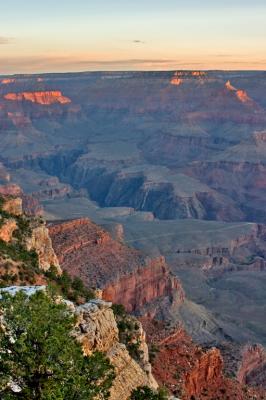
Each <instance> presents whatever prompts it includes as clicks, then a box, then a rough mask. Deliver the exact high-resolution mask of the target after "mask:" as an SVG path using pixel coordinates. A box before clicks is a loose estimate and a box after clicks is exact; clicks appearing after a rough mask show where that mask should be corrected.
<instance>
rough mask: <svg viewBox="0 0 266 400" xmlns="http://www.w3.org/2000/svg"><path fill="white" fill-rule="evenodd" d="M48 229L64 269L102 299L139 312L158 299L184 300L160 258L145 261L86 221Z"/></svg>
mask: <svg viewBox="0 0 266 400" xmlns="http://www.w3.org/2000/svg"><path fill="white" fill-rule="evenodd" d="M49 229H50V235H51V238H52V241H53V246H54V249H55V252H56V254H57V255H58V258H59V262H60V265H61V266H62V268H63V270H66V271H67V272H68V273H69V274H71V275H72V276H75V275H77V276H79V277H81V278H82V279H83V281H84V282H85V283H86V284H87V285H88V286H94V287H99V288H101V289H103V298H104V299H105V300H110V301H112V302H114V303H120V304H123V305H124V306H125V307H126V309H127V310H128V311H140V310H142V309H143V308H144V307H145V306H148V305H149V304H151V303H152V302H153V301H156V299H158V298H164V299H166V298H167V300H168V302H170V303H173V302H175V303H178V302H182V301H183V297H184V293H183V290H182V287H181V284H180V282H179V281H178V279H176V278H175V277H173V276H172V275H171V274H170V272H169V270H168V267H167V265H166V263H165V260H164V258H163V257H159V258H156V259H153V260H151V259H148V258H145V257H144V256H143V255H142V254H141V253H140V252H139V251H137V250H135V249H131V248H129V247H127V246H126V245H124V244H123V243H121V242H118V241H115V240H113V239H112V238H111V236H110V235H109V234H108V233H107V232H106V231H104V230H103V229H102V228H100V227H99V226H97V225H95V224H94V223H92V222H91V221H89V220H88V219H86V218H84V219H79V220H72V221H67V222H63V223H58V224H55V225H52V226H50V228H49ZM149 312H150V313H153V312H154V309H149Z"/></svg>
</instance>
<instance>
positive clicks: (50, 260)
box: [26, 224, 61, 273]
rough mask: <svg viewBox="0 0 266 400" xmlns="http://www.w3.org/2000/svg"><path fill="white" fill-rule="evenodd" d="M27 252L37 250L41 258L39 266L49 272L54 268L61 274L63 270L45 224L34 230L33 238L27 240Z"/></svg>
mask: <svg viewBox="0 0 266 400" xmlns="http://www.w3.org/2000/svg"><path fill="white" fill-rule="evenodd" d="M26 247H27V250H28V251H30V250H35V251H36V253H37V255H38V258H39V266H40V268H41V269H43V270H45V271H47V270H49V269H50V268H51V267H52V266H54V267H55V268H56V269H57V271H58V272H59V273H60V272H61V268H60V265H59V262H58V259H57V256H56V254H55V252H54V249H53V247H52V241H51V238H50V236H49V231H48V229H47V228H46V226H45V225H44V224H42V225H41V226H37V227H35V228H33V229H32V234H31V237H29V238H27V240H26Z"/></svg>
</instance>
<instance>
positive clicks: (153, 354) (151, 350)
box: [149, 343, 159, 363]
mask: <svg viewBox="0 0 266 400" xmlns="http://www.w3.org/2000/svg"><path fill="white" fill-rule="evenodd" d="M158 352H159V348H158V346H157V345H156V344H154V343H152V344H151V345H150V346H149V359H150V362H151V363H152V362H153V361H154V359H155V357H156V355H157V353H158Z"/></svg>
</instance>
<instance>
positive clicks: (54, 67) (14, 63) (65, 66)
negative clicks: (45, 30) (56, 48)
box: [0, 54, 266, 74]
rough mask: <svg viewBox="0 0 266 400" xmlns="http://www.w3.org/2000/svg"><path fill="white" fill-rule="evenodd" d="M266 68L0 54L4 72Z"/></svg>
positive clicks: (236, 62) (257, 63)
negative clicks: (7, 55)
mask: <svg viewBox="0 0 266 400" xmlns="http://www.w3.org/2000/svg"><path fill="white" fill-rule="evenodd" d="M194 68H197V69H261V70H262V69H263V70H265V69H266V59H263V58H260V59H259V58H257V59H255V58H254V59H253V60H250V61H248V60H241V59H232V58H231V57H228V58H221V61H217V62H215V61H213V60H212V62H211V63H210V61H208V60H204V61H201V60H200V59H199V60H197V59H196V60H189V61H185V59H182V58H180V59H164V58H128V59H127V58H124V59H100V58H96V57H95V58H92V57H89V55H87V54H86V55H67V56H57V55H53V56H51V55H49V56H45V55H39V56H24V57H22V56H21V57H4V56H3V55H2V56H0V74H9V73H32V72H36V73H38V72H62V71H109V70H110V71H121V70H127V71H133V70H136V71H137V70H176V69H194Z"/></svg>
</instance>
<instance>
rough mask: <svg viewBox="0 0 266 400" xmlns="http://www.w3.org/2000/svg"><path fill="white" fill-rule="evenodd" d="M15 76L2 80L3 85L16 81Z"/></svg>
mask: <svg viewBox="0 0 266 400" xmlns="http://www.w3.org/2000/svg"><path fill="white" fill-rule="evenodd" d="M15 82H16V79H15V78H5V79H2V80H1V83H2V85H9V84H10V83H15Z"/></svg>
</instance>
